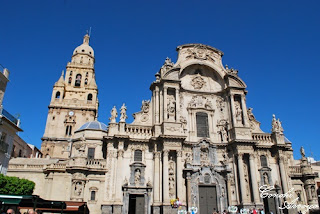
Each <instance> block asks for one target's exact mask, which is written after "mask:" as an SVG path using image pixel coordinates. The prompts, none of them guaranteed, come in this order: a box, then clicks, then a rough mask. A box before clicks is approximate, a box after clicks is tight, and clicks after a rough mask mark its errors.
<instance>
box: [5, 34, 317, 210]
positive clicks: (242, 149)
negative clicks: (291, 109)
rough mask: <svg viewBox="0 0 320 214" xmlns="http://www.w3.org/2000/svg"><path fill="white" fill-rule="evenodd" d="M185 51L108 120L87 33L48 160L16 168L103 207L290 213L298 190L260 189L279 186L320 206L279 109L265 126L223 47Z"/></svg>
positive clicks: (40, 190)
mask: <svg viewBox="0 0 320 214" xmlns="http://www.w3.org/2000/svg"><path fill="white" fill-rule="evenodd" d="M177 52H178V59H177V61H176V62H172V61H171V60H170V59H169V58H167V59H166V60H165V62H164V64H163V66H162V67H161V68H160V70H159V72H157V73H156V74H155V80H154V82H152V83H151V85H150V90H151V97H150V100H142V105H141V109H140V110H139V111H138V112H136V113H135V114H134V121H133V122H132V123H130V124H129V123H127V122H126V119H127V114H126V110H127V108H126V106H125V104H123V105H122V106H121V107H120V106H118V107H113V109H112V110H111V112H110V118H109V120H110V122H109V123H108V125H105V124H104V123H102V122H99V121H97V113H98V98H97V95H98V88H97V85H96V81H95V70H94V62H95V61H94V51H93V49H92V48H91V47H90V45H89V36H88V35H85V37H84V40H83V44H81V45H80V46H79V47H77V48H76V49H75V50H74V52H73V55H72V58H71V62H68V64H67V66H66V72H65V73H64V72H63V73H62V74H61V77H60V79H59V80H58V81H57V82H56V83H55V84H54V87H53V92H52V98H51V102H50V105H49V112H48V117H47V124H46V129H45V133H44V136H43V138H42V140H43V142H42V147H41V151H42V153H43V155H44V157H46V158H45V159H40V160H41V161H39V160H36V159H34V161H32V159H29V160H28V161H24V160H23V159H16V160H13V161H12V162H11V164H10V168H9V174H10V175H14V176H19V177H24V178H28V179H30V180H34V181H35V182H36V188H35V194H38V195H40V196H41V197H43V198H45V199H51V200H65V201H85V202H87V203H88V207H89V210H90V213H94V214H95V213H103V214H106V213H119V214H120V213H122V214H126V213H130V214H141V213H148V214H150V213H165V214H168V213H177V212H178V210H179V212H180V213H184V212H186V210H189V211H192V210H193V211H195V212H197V213H201V214H207V213H210V214H211V213H212V212H213V211H214V210H216V211H223V210H227V209H228V208H234V207H230V206H236V207H238V208H252V207H256V208H264V209H265V211H266V212H269V211H272V212H273V213H274V214H276V213H277V214H278V213H283V212H286V211H285V210H283V211H281V210H280V209H279V207H280V206H282V205H283V204H284V201H285V200H288V201H293V198H292V199H290V198H286V199H283V198H281V199H278V198H264V199H263V198H261V197H260V191H263V190H266V188H268V187H269V186H274V188H272V189H270V191H269V193H270V194H281V193H286V192H289V191H290V192H292V195H293V196H294V198H298V199H297V201H295V202H294V203H296V204H300V205H317V204H318V202H317V195H316V192H315V190H316V188H317V187H316V186H315V180H314V179H315V178H316V177H317V174H315V173H313V171H312V169H311V166H310V164H308V162H307V161H306V158H305V155H304V151H303V150H302V151H301V155H302V158H301V161H300V162H298V163H297V162H296V161H295V160H294V159H293V150H292V145H291V142H290V141H289V140H287V139H286V137H285V136H284V133H283V128H282V124H281V122H280V120H279V119H277V118H276V117H275V116H274V115H273V118H272V120H271V124H272V131H271V133H265V132H263V131H262V130H261V129H260V123H259V122H258V121H257V119H256V118H255V116H254V115H253V112H252V108H248V107H247V103H246V94H247V91H246V87H247V86H246V84H245V83H244V82H243V81H242V80H241V78H240V77H239V75H238V71H237V70H235V69H232V68H228V67H224V66H223V65H222V56H223V52H222V51H220V50H218V49H216V48H213V47H211V46H208V45H203V44H186V45H181V46H178V47H177ZM119 96H121V95H120V94H119ZM104 102H108V101H107V100H106V101H104ZM26 172H28V173H26ZM298 210H301V208H298ZM287 211H289V212H296V211H297V209H295V210H292V209H291V210H287Z"/></svg>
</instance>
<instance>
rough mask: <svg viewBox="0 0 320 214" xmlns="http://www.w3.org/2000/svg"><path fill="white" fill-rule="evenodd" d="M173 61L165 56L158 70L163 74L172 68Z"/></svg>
mask: <svg viewBox="0 0 320 214" xmlns="http://www.w3.org/2000/svg"><path fill="white" fill-rule="evenodd" d="M173 65H174V63H173V62H172V61H171V59H170V58H169V57H167V58H166V60H165V61H164V63H163V65H162V67H161V68H160V72H161V73H162V74H164V73H165V72H167V71H169V70H170V69H171V68H173Z"/></svg>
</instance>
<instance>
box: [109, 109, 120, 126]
mask: <svg viewBox="0 0 320 214" xmlns="http://www.w3.org/2000/svg"><path fill="white" fill-rule="evenodd" d="M117 117H118V112H117V109H116V107H115V106H113V108H112V110H111V117H110V118H109V120H110V122H111V123H116V118H117Z"/></svg>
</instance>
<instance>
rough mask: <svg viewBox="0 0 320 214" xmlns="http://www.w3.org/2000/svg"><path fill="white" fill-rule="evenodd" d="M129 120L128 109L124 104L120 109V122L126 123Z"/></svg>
mask: <svg viewBox="0 0 320 214" xmlns="http://www.w3.org/2000/svg"><path fill="white" fill-rule="evenodd" d="M127 118H128V116H127V107H126V106H125V105H124V103H123V104H122V106H121V108H120V122H126V119H127Z"/></svg>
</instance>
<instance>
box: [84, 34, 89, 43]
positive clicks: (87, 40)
mask: <svg viewBox="0 0 320 214" xmlns="http://www.w3.org/2000/svg"><path fill="white" fill-rule="evenodd" d="M89 40H90V36H89V35H88V33H87V34H86V35H84V37H83V44H87V45H89Z"/></svg>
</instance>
